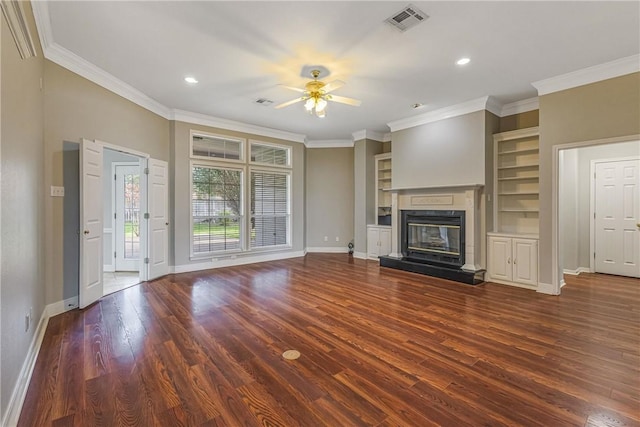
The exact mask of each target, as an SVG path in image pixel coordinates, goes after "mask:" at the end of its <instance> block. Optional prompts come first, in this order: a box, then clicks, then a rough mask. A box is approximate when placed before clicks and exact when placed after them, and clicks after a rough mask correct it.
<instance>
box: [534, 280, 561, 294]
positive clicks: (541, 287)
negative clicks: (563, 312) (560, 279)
mask: <svg viewBox="0 0 640 427" xmlns="http://www.w3.org/2000/svg"><path fill="white" fill-rule="evenodd" d="M537 292H539V293H541V294H547V295H558V293H557V292H556V289H555V287H554V286H553V285H552V284H551V283H542V282H538V290H537Z"/></svg>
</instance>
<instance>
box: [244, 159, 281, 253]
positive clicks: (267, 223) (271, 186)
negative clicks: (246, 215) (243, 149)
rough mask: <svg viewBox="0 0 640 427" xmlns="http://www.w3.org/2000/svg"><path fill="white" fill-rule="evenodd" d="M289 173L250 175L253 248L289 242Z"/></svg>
mask: <svg viewBox="0 0 640 427" xmlns="http://www.w3.org/2000/svg"><path fill="white" fill-rule="evenodd" d="M289 181H290V180H289V174H288V173H278V172H262V171H252V172H251V248H252V249H253V248H263V247H269V246H279V245H286V244H287V243H288V242H289V238H288V233H289Z"/></svg>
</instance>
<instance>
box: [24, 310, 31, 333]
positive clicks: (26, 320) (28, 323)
mask: <svg viewBox="0 0 640 427" xmlns="http://www.w3.org/2000/svg"><path fill="white" fill-rule="evenodd" d="M30 326H31V318H30V317H29V313H27V314H25V315H24V331H25V332H29V327H30Z"/></svg>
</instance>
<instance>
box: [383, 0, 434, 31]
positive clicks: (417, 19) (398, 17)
mask: <svg viewBox="0 0 640 427" xmlns="http://www.w3.org/2000/svg"><path fill="white" fill-rule="evenodd" d="M428 17H429V15H427V14H426V13H424V12H423V11H421V10H420V9H418V8H417V7H415V6H414V5H412V4H410V5H409V6H407V7H405V8H404V9H402V10H401V11H400V12H398V13H396V14H394V15H393V16H392V17H390V18H387V19H386V20H385V21H384V22H387V23H389V24H391V25H393V26H394V27H396V28H397V29H399V30H400V31H402V32H404V31H407V30H408V29H409V28H411V27H415V26H416V25H418V24H419V23H421V22H422V21H424V20H426V19H427V18H428Z"/></svg>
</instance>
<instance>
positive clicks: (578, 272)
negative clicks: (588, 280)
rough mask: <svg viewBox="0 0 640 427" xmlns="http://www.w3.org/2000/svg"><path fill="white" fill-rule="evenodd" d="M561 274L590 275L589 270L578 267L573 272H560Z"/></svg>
mask: <svg viewBox="0 0 640 427" xmlns="http://www.w3.org/2000/svg"><path fill="white" fill-rule="evenodd" d="M562 273H563V274H568V275H570V276H577V275H578V274H580V273H591V269H590V268H589V267H578V268H576V269H575V270H566V269H565V270H562ZM561 282H564V279H562V281H561Z"/></svg>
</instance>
